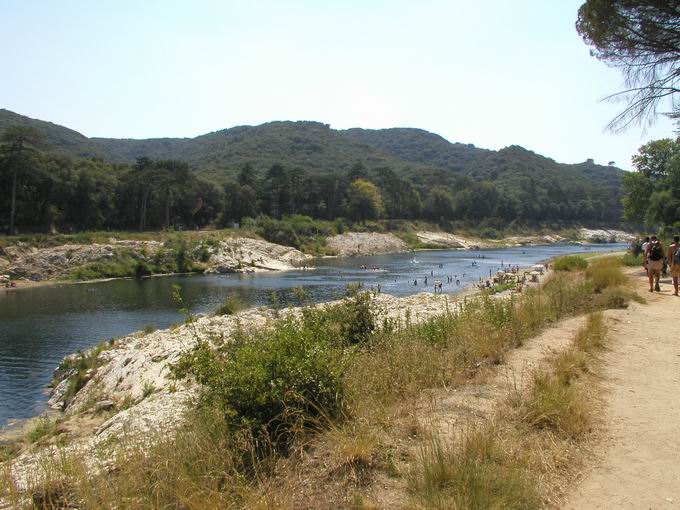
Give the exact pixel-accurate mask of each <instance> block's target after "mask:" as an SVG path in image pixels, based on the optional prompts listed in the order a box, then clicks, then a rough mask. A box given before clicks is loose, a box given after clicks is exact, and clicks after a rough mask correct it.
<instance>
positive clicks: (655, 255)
mask: <svg viewBox="0 0 680 510" xmlns="http://www.w3.org/2000/svg"><path fill="white" fill-rule="evenodd" d="M646 259H647V274H648V275H649V292H654V291H655V290H656V291H657V292H660V291H661V288H660V287H659V278H661V269H662V268H663V246H662V245H661V242H660V241H659V240H658V239H657V238H656V236H652V237H651V239H650V241H649V245H647V251H646Z"/></svg>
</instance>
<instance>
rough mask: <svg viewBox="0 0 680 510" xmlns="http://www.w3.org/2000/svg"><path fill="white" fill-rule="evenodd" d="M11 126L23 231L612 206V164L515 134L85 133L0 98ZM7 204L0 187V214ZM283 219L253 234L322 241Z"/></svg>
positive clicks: (314, 130) (441, 217) (612, 219)
mask: <svg viewBox="0 0 680 510" xmlns="http://www.w3.org/2000/svg"><path fill="white" fill-rule="evenodd" d="M13 125H33V126H35V127H36V128H37V129H38V130H39V131H40V132H41V133H42V134H43V135H44V136H45V139H46V141H47V144H46V145H45V147H46V151H45V152H44V153H40V154H36V155H35V158H34V159H35V161H34V162H32V164H31V165H30V171H27V172H24V173H22V175H21V178H20V181H21V184H22V185H21V186H18V187H17V194H18V196H17V202H16V221H17V225H19V226H21V228H22V229H25V230H45V229H47V228H51V227H56V228H63V229H76V230H82V229H97V228H99V229H128V230H129V229H132V228H135V229H140V230H147V229H150V228H166V229H176V230H183V229H193V228H194V227H203V226H207V225H210V224H216V223H217V224H219V225H221V226H230V225H231V224H232V223H234V222H237V223H238V222H242V223H245V221H244V218H256V217H257V216H258V215H259V214H263V215H266V216H269V217H272V218H275V219H276V220H280V219H282V218H284V217H286V216H298V215H299V216H301V217H308V218H313V219H315V220H330V221H332V220H336V219H338V218H342V217H348V218H351V219H353V220H356V221H368V220H370V219H371V218H378V217H383V216H384V217H387V218H389V219H390V220H396V219H408V220H414V219H418V218H428V219H430V220H432V221H435V222H437V223H440V224H448V223H449V222H465V223H467V224H468V225H469V224H474V225H475V226H477V225H479V224H480V221H486V222H487V224H486V225H485V227H488V228H492V229H497V230H498V229H499V228H502V227H504V226H505V225H507V224H508V220H510V221H511V220H514V219H519V220H521V221H527V222H537V221H570V222H579V221H580V222H589V223H608V224H612V223H614V224H616V223H618V222H619V221H620V216H621V204H620V199H621V193H620V189H621V176H622V175H623V174H622V173H621V172H620V171H619V170H617V169H614V168H611V167H602V166H598V165H594V164H592V163H584V164H580V165H560V164H557V163H555V162H554V161H552V160H550V159H548V158H544V157H542V156H539V155H537V154H534V153H531V152H530V151H527V150H525V149H522V148H521V147H508V148H506V149H503V150H501V151H498V152H493V151H487V150H482V149H477V148H475V147H473V146H468V145H462V144H450V143H448V142H446V141H445V140H443V139H441V138H440V137H438V136H436V135H434V134H431V133H427V132H424V131H420V130H410V129H403V130H379V131H368V130H349V131H333V130H330V129H329V128H328V126H326V125H323V124H319V123H314V122H275V123H269V124H265V125H262V126H256V127H240V128H234V129H229V130H223V131H219V132H215V133H211V134H209V135H205V136H201V137H197V138H195V139H191V140H173V139H163V141H162V142H161V141H157V140H143V141H137V140H107V139H97V140H90V139H87V138H85V137H76V138H77V139H74V138H73V136H74V134H73V132H71V131H68V130H65V129H64V128H60V127H59V126H55V125H52V124H48V123H43V122H41V121H33V120H31V119H27V118H25V117H22V116H20V115H16V114H13V113H11V112H8V111H6V110H2V111H0V129H3V128H7V127H8V126H13ZM65 140H69V141H68V143H67V142H65ZM83 156H84V157H86V158H90V159H82V157H83ZM93 156H97V157H96V158H94V157H93ZM71 158H73V159H71ZM0 159H1V158H0ZM357 160H359V161H357ZM362 161H363V162H366V163H365V164H364V163H362ZM27 168H28V167H27ZM198 174H200V175H198ZM471 175H473V176H474V178H472V177H470V176H471ZM12 176H13V167H12V165H9V164H8V161H7V160H3V161H2V162H0V189H7V190H9V189H10V188H11V183H12ZM357 181H359V183H357ZM7 198H9V197H7ZM35 203H45V204H46V205H45V206H44V207H39V208H37V207H32V204H35ZM10 209H11V207H10V201H9V200H0V224H6V223H7V222H8V218H9V216H10ZM290 226H291V225H290V224H284V225H267V226H266V230H267V233H266V236H265V237H266V238H272V239H275V238H285V239H286V241H287V242H286V244H289V245H292V246H296V247H299V248H303V249H305V250H306V251H309V252H311V253H318V254H324V253H325V248H324V245H323V240H322V239H323V236H322V234H321V233H318V232H317V233H310V234H309V235H306V234H304V233H301V232H300V231H299V229H298V227H299V225H293V227H294V228H293V229H291V228H289V227H290ZM323 228H324V229H326V226H324V227H323ZM332 230H334V231H336V232H341V231H343V230H344V226H343V225H342V224H340V225H336V226H335V227H333V228H332ZM203 257H204V255H203ZM197 258H199V259H200V258H201V255H200V254H197Z"/></svg>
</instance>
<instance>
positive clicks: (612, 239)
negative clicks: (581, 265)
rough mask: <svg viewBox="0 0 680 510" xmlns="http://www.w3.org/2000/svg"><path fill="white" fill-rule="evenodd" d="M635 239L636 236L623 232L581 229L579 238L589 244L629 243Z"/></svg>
mask: <svg viewBox="0 0 680 510" xmlns="http://www.w3.org/2000/svg"><path fill="white" fill-rule="evenodd" d="M636 237H637V236H636V235H634V234H631V233H630V232H624V231H623V230H610V229H589V228H582V229H581V238H582V239H583V240H584V241H588V242H591V243H630V242H632V241H634V240H635V239H636Z"/></svg>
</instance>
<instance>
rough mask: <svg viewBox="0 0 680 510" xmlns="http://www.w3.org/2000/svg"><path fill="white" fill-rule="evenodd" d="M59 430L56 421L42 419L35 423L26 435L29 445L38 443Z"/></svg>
mask: <svg viewBox="0 0 680 510" xmlns="http://www.w3.org/2000/svg"><path fill="white" fill-rule="evenodd" d="M56 430H57V424H56V422H55V421H52V420H50V419H49V418H47V417H44V416H43V417H40V418H38V419H37V420H35V422H34V423H33V425H32V427H31V429H30V430H29V431H28V432H27V433H26V441H28V442H29V443H37V442H38V441H40V440H41V439H43V438H45V437H48V436H52V435H53V434H54V433H55V431H56Z"/></svg>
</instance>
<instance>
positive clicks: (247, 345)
mask: <svg viewBox="0 0 680 510" xmlns="http://www.w3.org/2000/svg"><path fill="white" fill-rule="evenodd" d="M364 296H365V295H359V296H356V297H355V298H352V299H350V300H347V301H346V302H343V303H341V304H337V305H331V306H327V307H323V308H309V309H305V310H303V313H302V314H301V315H300V316H296V317H288V318H285V319H281V320H280V321H279V322H277V323H276V324H275V325H274V327H272V328H269V329H266V330H263V331H255V332H249V333H245V332H243V331H237V333H236V334H235V338H233V339H232V341H229V342H217V344H218V345H217V346H215V345H214V344H215V342H201V343H199V345H198V346H197V347H196V349H194V350H193V351H191V352H189V353H187V354H185V355H184V356H182V358H181V359H180V361H179V363H178V364H177V365H176V366H175V367H174V368H173V371H174V373H175V375H176V376H177V377H179V378H186V377H192V378H194V379H195V380H196V381H198V382H199V383H201V384H202V385H203V399H204V400H203V401H204V403H205V404H206V405H208V406H209V407H214V408H217V409H219V410H220V412H221V413H223V415H224V416H225V418H226V419H227V421H228V422H229V423H230V424H231V425H232V426H233V427H235V428H241V427H246V428H247V429H249V430H250V431H251V432H253V433H256V434H261V433H264V434H265V435H266V436H267V437H268V440H271V441H272V442H273V443H275V444H277V445H278V446H282V447H285V445H286V444H287V441H288V440H289V439H290V437H291V433H292V431H293V430H294V429H295V427H296V426H297V425H300V424H302V425H304V424H309V423H315V422H317V421H318V420H319V419H323V418H332V417H334V416H337V415H338V414H339V413H340V411H341V408H342V404H343V395H344V389H343V385H342V379H343V373H344V371H345V368H346V366H347V363H348V361H349V359H350V357H351V354H352V348H351V346H352V345H353V344H356V343H358V342H362V341H365V339H366V337H367V335H370V333H371V332H372V331H373V329H374V327H375V324H374V317H373V312H372V310H370V302H369V301H368V299H369V298H367V297H364Z"/></svg>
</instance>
